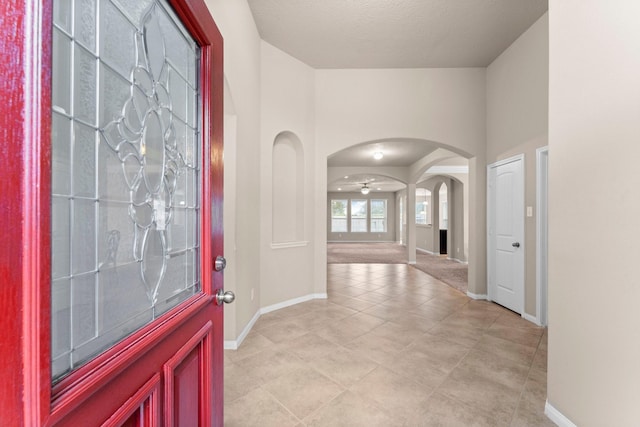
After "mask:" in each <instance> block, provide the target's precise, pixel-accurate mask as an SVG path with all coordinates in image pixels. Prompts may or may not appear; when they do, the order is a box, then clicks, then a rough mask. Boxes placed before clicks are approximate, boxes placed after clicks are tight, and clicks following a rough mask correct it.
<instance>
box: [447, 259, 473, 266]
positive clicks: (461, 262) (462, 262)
mask: <svg viewBox="0 0 640 427" xmlns="http://www.w3.org/2000/svg"><path fill="white" fill-rule="evenodd" d="M447 259H448V260H449V261H455V262H457V263H459V264H465V265H468V264H469V263H468V262H467V261H461V260H459V259H458V258H447Z"/></svg>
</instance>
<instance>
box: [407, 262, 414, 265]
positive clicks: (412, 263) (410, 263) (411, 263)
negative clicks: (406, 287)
mask: <svg viewBox="0 0 640 427" xmlns="http://www.w3.org/2000/svg"><path fill="white" fill-rule="evenodd" d="M407 264H409V265H416V262H415V261H409V262H407Z"/></svg>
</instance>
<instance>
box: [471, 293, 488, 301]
mask: <svg viewBox="0 0 640 427" xmlns="http://www.w3.org/2000/svg"><path fill="white" fill-rule="evenodd" d="M467 296H468V297H469V298H471V299H476V300H486V299H488V298H487V294H474V293H472V292H469V291H467Z"/></svg>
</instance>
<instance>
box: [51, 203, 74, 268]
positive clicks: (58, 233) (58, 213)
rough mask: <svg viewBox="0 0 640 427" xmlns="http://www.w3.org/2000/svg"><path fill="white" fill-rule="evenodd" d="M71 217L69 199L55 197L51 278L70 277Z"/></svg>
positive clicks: (52, 219) (52, 210)
mask: <svg viewBox="0 0 640 427" xmlns="http://www.w3.org/2000/svg"><path fill="white" fill-rule="evenodd" d="M70 224H71V215H70V212H69V199H67V198H66V197H57V196H53V197H52V200H51V278H52V279H53V280H55V279H59V278H61V277H66V276H69V273H70V268H71V262H70V256H69V255H70V253H71V239H70V237H71V226H70Z"/></svg>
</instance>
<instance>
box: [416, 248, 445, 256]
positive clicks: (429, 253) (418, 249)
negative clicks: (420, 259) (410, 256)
mask: <svg viewBox="0 0 640 427" xmlns="http://www.w3.org/2000/svg"><path fill="white" fill-rule="evenodd" d="M416 252H420V253H423V254H427V255H440V254H439V253H437V252H431V251H428V250H426V249H422V248H416Z"/></svg>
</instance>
